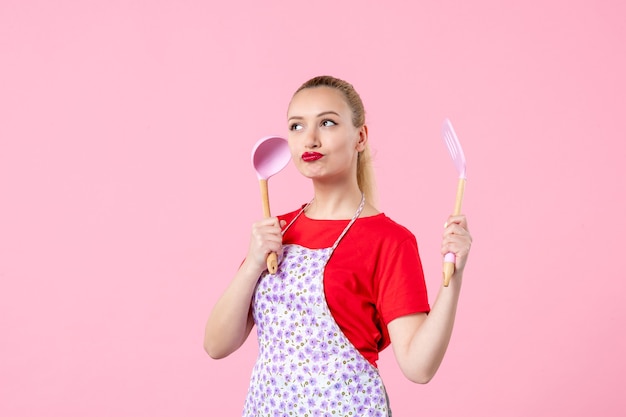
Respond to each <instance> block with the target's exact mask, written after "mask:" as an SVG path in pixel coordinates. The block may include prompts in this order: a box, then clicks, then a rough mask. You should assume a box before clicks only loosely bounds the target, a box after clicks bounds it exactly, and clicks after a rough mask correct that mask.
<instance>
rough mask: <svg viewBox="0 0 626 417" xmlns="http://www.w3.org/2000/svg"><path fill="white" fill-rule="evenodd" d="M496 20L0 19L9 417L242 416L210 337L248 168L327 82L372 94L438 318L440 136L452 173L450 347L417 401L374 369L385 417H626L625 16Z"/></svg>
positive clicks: (0, 283) (53, 12)
mask: <svg viewBox="0 0 626 417" xmlns="http://www.w3.org/2000/svg"><path fill="white" fill-rule="evenodd" d="M383 3H385V5H383ZM504 3H505V2H501V1H497V0H491V1H487V0H479V1H472V2H469V1H465V2H464V1H440V2H410V1H406V2H402V1H398V2H373V1H363V0H359V1H348V0H345V1H327V0H320V1H317V2H314V3H312V2H298V1H291V2H287V1H285V2H279V1H264V2H256V1H248V2H245V3H242V2H221V3H219V4H217V3H216V2H208V1H183V0H176V1H174V0H161V1H147V0H145V1H123V0H116V1H101V2H84V1H71V0H65V1H55V2H49V1H21V0H2V1H1V2H0V60H1V62H0V141H1V142H0V196H1V200H0V337H1V342H0V415H2V416H16V417H25V416H61V415H63V416H93V417H100V416H152V417H161V416H198V417H199V416H235V415H238V413H239V411H240V409H241V406H242V402H243V398H244V396H245V390H246V387H247V382H248V381H247V379H248V376H249V373H250V368H251V366H252V363H253V361H254V355H255V349H256V346H255V341H254V340H253V339H250V340H249V341H248V342H247V343H246V345H245V346H244V348H242V349H241V350H240V351H239V352H237V353H236V354H234V355H233V356H232V357H230V358H227V359H225V360H222V361H213V360H211V359H210V358H209V357H208V356H207V355H206V354H205V353H204V352H203V349H202V337H203V326H204V322H205V320H206V317H207V315H208V312H209V310H210V307H211V306H212V305H213V303H214V301H215V300H216V298H217V296H218V294H219V293H220V292H221V291H222V290H223V289H224V287H225V286H226V284H227V282H228V280H229V279H230V277H231V276H232V274H233V273H234V271H235V269H236V267H237V266H238V263H239V262H240V260H241V258H242V256H243V255H244V253H245V249H246V245H247V238H248V230H249V225H250V223H251V222H252V221H253V220H255V219H256V218H258V217H259V216H260V215H261V206H260V198H259V192H258V186H257V182H256V177H255V175H254V173H253V171H252V168H251V166H250V162H249V154H250V150H251V148H252V145H253V144H254V142H255V141H256V140H257V139H258V138H260V137H262V136H265V135H268V134H284V133H285V130H286V125H285V121H284V115H285V110H286V105H287V102H288V100H289V98H290V95H291V93H292V91H293V90H294V89H295V88H296V87H297V86H298V85H299V83H301V82H302V81H304V80H306V79H307V78H309V77H311V76H313V75H318V74H321V73H330V74H334V75H336V76H339V77H344V78H346V79H348V80H350V81H351V82H353V83H354V85H355V86H356V87H357V89H358V90H359V91H360V92H361V94H362V97H363V99H364V101H365V104H366V107H367V110H368V117H369V124H370V135H371V136H370V140H371V144H372V146H373V149H374V151H375V153H376V168H377V174H378V184H379V188H380V200H381V203H380V206H381V208H382V209H383V210H384V211H385V212H386V213H387V214H388V215H390V216H391V217H392V218H394V219H395V220H397V221H398V222H400V223H402V224H404V225H405V226H407V227H409V228H410V229H411V230H412V231H413V232H414V233H415V234H416V235H417V238H418V241H419V242H420V245H421V254H422V257H423V262H424V266H425V269H426V273H427V275H428V278H427V280H428V284H429V287H430V288H431V296H432V297H434V295H435V293H436V288H437V286H438V284H439V280H440V272H439V270H440V257H439V254H438V248H439V237H440V233H441V227H442V224H443V222H444V220H445V218H446V216H447V214H448V213H449V212H450V211H451V210H452V206H453V201H454V191H455V187H456V178H455V173H454V168H453V166H452V163H451V162H450V159H449V157H448V155H447V153H446V151H445V148H444V146H443V144H442V142H441V139H440V137H439V128H440V125H441V122H442V121H443V119H444V117H450V118H451V119H452V121H453V123H454V125H455V127H456V130H457V133H458V134H459V136H460V138H461V140H462V142H463V144H464V147H465V153H466V156H467V158H468V175H469V180H468V183H467V189H466V198H465V203H464V211H465V212H466V213H467V214H468V216H469V219H470V227H471V229H472V232H473V235H474V247H473V251H472V257H471V260H470V265H469V266H468V268H467V271H466V279H465V288H464V293H463V298H462V301H461V305H460V311H459V317H458V322H457V328H456V331H455V334H454V337H453V340H452V345H451V347H450V349H449V352H448V355H447V357H446V360H445V362H444V364H443V366H442V368H441V369H440V371H439V374H438V375H437V376H436V377H435V379H434V380H433V381H432V382H431V383H430V384H429V385H426V386H419V385H413V384H411V383H409V382H408V381H405V380H404V378H403V377H402V376H401V375H400V373H399V371H398V369H397V366H396V364H395V363H394V360H393V356H392V354H391V351H390V350H389V351H386V352H385V353H384V355H383V358H382V359H381V362H380V367H381V369H382V373H383V375H384V377H385V378H386V382H387V385H388V389H389V391H390V395H391V401H392V406H393V408H394V411H395V413H394V416H417V415H425V416H458V415H463V416H492V415H501V416H527V415H533V416H555V415H567V416H589V415H597V416H618V415H619V416H621V415H623V413H624V410H625V409H626V400H625V397H624V395H623V389H624V386H625V383H626V381H625V375H626V365H625V360H624V352H625V351H626V343H625V342H624V338H623V332H624V328H625V326H626V303H625V302H624V296H623V294H624V292H625V290H626V284H625V282H626V280H624V277H625V273H624V259H625V258H624V254H623V252H624V247H625V245H624V236H626V222H625V220H624V213H626V198H625V197H624V191H626V174H625V170H624V159H625V157H626V152H625V149H624V143H625V139H626V135H625V134H624V120H625V116H626V99H625V97H626V81H625V77H624V74H626V62H625V57H626V46H625V45H626V30H625V29H624V27H625V26H624V24H623V19H624V15H625V13H626V7H625V6H624V3H623V2H619V1H611V0H605V1H591V0H589V1H534V2H533V1H530V2H529V1H526V2H506V3H511V4H509V5H505V4H504ZM513 3H514V4H513ZM270 194H271V198H272V208H273V211H274V212H275V213H278V212H281V211H286V210H290V209H293V208H294V207H295V206H297V205H298V204H300V203H302V202H305V201H307V200H308V199H309V198H310V195H311V190H310V188H309V186H308V184H307V183H306V182H305V181H304V180H302V179H301V178H300V177H299V176H298V174H297V172H296V171H295V170H294V169H293V168H292V167H289V168H288V169H286V170H285V171H283V173H281V174H280V175H279V176H277V177H274V178H272V180H270Z"/></svg>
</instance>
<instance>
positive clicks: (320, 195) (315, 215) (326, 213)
mask: <svg viewBox="0 0 626 417" xmlns="http://www.w3.org/2000/svg"><path fill="white" fill-rule="evenodd" d="M314 191H315V196H314V198H313V201H312V202H311V204H310V205H309V206H308V207H307V209H306V215H307V217H309V218H311V219H317V220H343V219H351V218H352V216H354V212H355V210H356V209H357V208H358V207H359V204H360V203H361V198H362V193H361V190H359V187H358V186H356V185H353V186H348V187H337V186H336V185H334V186H332V187H325V186H323V185H316V186H315V187H314Z"/></svg>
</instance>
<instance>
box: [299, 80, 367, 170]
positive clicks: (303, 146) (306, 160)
mask: <svg viewBox="0 0 626 417" xmlns="http://www.w3.org/2000/svg"><path fill="white" fill-rule="evenodd" d="M287 124H288V128H289V135H288V141H289V148H290V149H291V156H292V159H293V161H294V163H295V165H296V167H297V168H298V170H299V171H300V172H301V173H302V174H303V175H304V176H305V177H307V178H311V179H316V180H323V181H326V182H330V181H338V182H341V181H345V180H356V162H357V156H358V152H360V151H362V150H363V149H364V148H365V143H366V142H367V128H366V127H365V126H362V127H360V128H357V127H354V125H353V124H352V109H351V108H350V106H349V105H348V103H347V102H346V100H345V98H344V96H343V93H341V92H340V91H338V90H336V89H334V88H330V87H314V88H306V89H304V90H301V91H300V92H298V93H297V94H296V95H295V96H294V97H293V98H292V100H291V103H290V105H289V109H288V112H287Z"/></svg>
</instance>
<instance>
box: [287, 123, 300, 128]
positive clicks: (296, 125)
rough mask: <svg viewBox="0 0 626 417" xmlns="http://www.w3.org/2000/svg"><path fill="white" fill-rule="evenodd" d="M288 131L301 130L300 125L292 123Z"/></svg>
mask: <svg viewBox="0 0 626 417" xmlns="http://www.w3.org/2000/svg"><path fill="white" fill-rule="evenodd" d="M289 130H302V125H301V124H298V123H294V124H292V125H291V126H289Z"/></svg>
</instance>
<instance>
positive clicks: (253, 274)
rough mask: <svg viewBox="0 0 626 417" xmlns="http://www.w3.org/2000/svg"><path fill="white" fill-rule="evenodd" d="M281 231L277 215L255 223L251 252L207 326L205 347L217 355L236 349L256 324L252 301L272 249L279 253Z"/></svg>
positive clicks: (213, 354) (220, 356)
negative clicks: (253, 317) (253, 316)
mask: <svg viewBox="0 0 626 417" xmlns="http://www.w3.org/2000/svg"><path fill="white" fill-rule="evenodd" d="M281 246H282V235H281V230H280V227H279V222H278V219H277V218H275V217H273V218H270V219H263V220H261V221H259V222H256V223H255V224H253V225H252V235H251V238H250V246H249V249H248V256H247V257H246V259H245V261H244V262H243V263H242V264H241V267H240V268H239V270H238V271H237V274H235V277H234V278H233V280H232V281H231V282H230V284H229V285H228V287H227V288H226V291H224V293H223V294H222V296H221V297H220V298H219V299H218V300H217V303H215V306H214V307H213V310H212V311H211V314H210V315H209V319H208V320H207V323H206V326H205V330H204V349H205V350H206V351H207V353H208V354H209V355H210V356H211V357H212V358H214V359H219V358H223V357H226V356H228V355H230V354H231V353H233V352H234V351H236V350H237V349H238V348H239V347H240V346H241V345H242V344H243V343H244V342H245V341H246V339H247V338H248V335H249V334H250V330H252V327H253V325H254V322H253V320H252V312H251V308H250V307H251V306H250V303H251V301H252V295H253V294H254V288H255V287H256V283H257V281H258V279H259V276H260V275H261V273H262V272H263V271H264V270H265V269H266V258H267V254H269V253H270V252H276V253H278V252H279V251H280V250H281Z"/></svg>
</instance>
